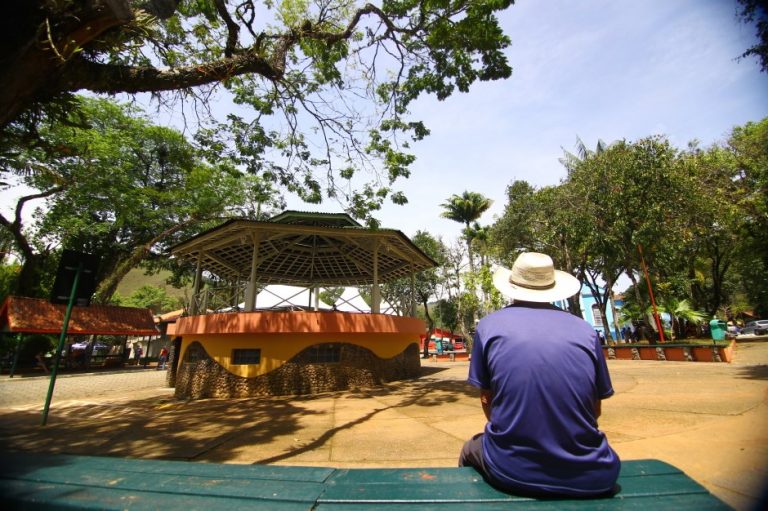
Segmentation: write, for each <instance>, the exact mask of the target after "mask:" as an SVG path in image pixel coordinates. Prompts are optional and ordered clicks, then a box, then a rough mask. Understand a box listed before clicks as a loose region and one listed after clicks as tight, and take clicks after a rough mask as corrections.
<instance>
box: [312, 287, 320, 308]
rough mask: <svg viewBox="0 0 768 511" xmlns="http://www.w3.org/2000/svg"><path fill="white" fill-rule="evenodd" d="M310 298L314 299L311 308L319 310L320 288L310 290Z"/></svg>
mask: <svg viewBox="0 0 768 511" xmlns="http://www.w3.org/2000/svg"><path fill="white" fill-rule="evenodd" d="M312 298H314V300H313V301H314V304H313V308H314V310H316V311H318V310H320V287H319V286H315V287H313V288H312Z"/></svg>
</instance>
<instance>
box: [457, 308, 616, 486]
mask: <svg viewBox="0 0 768 511" xmlns="http://www.w3.org/2000/svg"><path fill="white" fill-rule="evenodd" d="M469 382H470V383H471V384H473V385H475V386H477V387H480V388H482V389H487V390H490V391H491V392H492V395H493V399H492V401H491V418H490V421H489V422H488V423H487V424H486V426H485V435H484V436H483V461H484V462H485V465H486V470H487V471H488V473H489V474H490V476H491V477H492V478H493V479H495V480H496V481H495V482H497V483H498V484H500V485H502V486H504V487H506V488H509V489H510V490H513V491H514V490H520V491H526V492H535V493H557V494H564V495H584V496H587V495H596V494H601V493H604V492H607V491H610V490H611V489H612V488H613V485H614V484H615V483H616V479H617V478H618V476H619V468H620V461H619V457H618V456H617V455H616V453H615V452H614V451H613V449H611V447H610V446H609V445H608V441H607V439H606V438H605V435H604V434H603V433H602V432H601V431H600V430H598V428H597V418H596V417H595V411H594V410H595V405H596V403H597V402H598V401H599V400H600V399H604V398H607V397H609V396H611V395H613V387H612V385H611V378H610V376H609V375H608V367H607V366H606V363H605V358H604V357H603V352H602V349H601V347H600V343H599V340H598V338H597V334H596V333H595V330H594V329H593V328H592V327H591V326H590V325H589V323H587V322H586V321H584V320H582V319H581V318H577V317H576V316H573V315H572V314H570V313H568V312H565V311H562V310H560V309H558V308H556V307H554V306H551V305H549V304H531V303H525V304H520V303H518V304H515V305H512V306H510V307H507V308H504V309H501V310H500V311H497V312H495V313H493V314H490V315H488V316H486V317H485V318H483V319H482V320H481V321H480V323H478V325H477V333H476V334H475V338H474V345H473V347H472V361H471V363H470V366H469Z"/></svg>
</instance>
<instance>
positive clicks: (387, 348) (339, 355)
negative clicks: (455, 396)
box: [169, 211, 436, 398]
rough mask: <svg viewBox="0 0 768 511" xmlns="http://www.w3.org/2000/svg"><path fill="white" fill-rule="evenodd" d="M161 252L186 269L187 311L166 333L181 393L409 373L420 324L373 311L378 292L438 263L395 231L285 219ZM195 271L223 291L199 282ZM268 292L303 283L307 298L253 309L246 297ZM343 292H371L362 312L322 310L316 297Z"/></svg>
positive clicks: (226, 392) (330, 384)
mask: <svg viewBox="0 0 768 511" xmlns="http://www.w3.org/2000/svg"><path fill="white" fill-rule="evenodd" d="M171 254H172V255H173V256H174V257H176V258H177V259H179V260H180V261H181V262H184V263H187V264H193V265H194V266H195V268H196V272H195V275H196V276H195V281H194V288H193V297H192V299H191V300H190V304H189V310H188V315H187V316H185V317H182V318H180V319H179V320H178V321H177V323H176V325H175V332H174V335H176V336H177V340H176V342H175V344H174V352H175V354H178V356H177V357H176V359H177V360H175V362H174V363H173V364H172V365H171V371H172V373H171V377H170V382H171V384H172V385H174V386H175V387H176V395H177V396H179V397H187V398H189V397H192V398H199V397H237V396H249V395H255V394H306V393H314V392H321V391H328V390H341V389H346V388H350V387H360V386H370V385H375V384H379V383H382V382H385V381H391V380H395V379H401V378H408V377H414V376H416V375H417V374H418V370H419V365H420V363H419V347H418V342H419V335H421V334H423V333H424V330H425V325H424V322H423V321H421V320H419V319H416V318H413V317H408V316H394V315H385V314H380V313H379V311H380V304H381V296H380V292H379V285H380V284H383V283H386V282H390V281H393V280H396V279H402V278H411V279H413V276H414V275H415V274H416V273H418V272H419V271H422V270H425V269H428V268H432V267H434V266H436V263H435V262H434V261H433V260H432V259H430V258H429V257H428V256H427V255H426V254H424V253H423V252H422V251H421V250H420V249H419V248H418V247H417V246H416V245H414V244H413V243H412V242H411V241H410V240H409V239H408V238H407V237H406V236H405V235H404V234H403V233H402V232H400V231H397V230H391V229H368V228H365V227H363V226H361V225H360V224H359V223H357V222H356V221H355V220H353V219H352V218H351V217H350V216H349V215H346V214H328V213H306V212H297V211H286V212H284V213H282V214H280V215H277V216H275V217H273V218H271V219H270V220H268V221H253V220H243V219H233V220H229V221H227V222H225V223H223V224H222V225H220V226H218V227H216V228H213V229H211V230H209V231H206V232H204V233H201V234H199V235H197V236H195V237H193V238H191V239H189V240H187V241H184V242H182V243H180V244H178V245H176V246H175V247H173V248H172V250H171ZM204 273H207V274H208V276H209V278H208V280H209V281H211V280H215V281H216V282H219V283H222V284H224V285H222V286H221V287H218V288H213V287H211V286H207V287H206V286H203V276H204ZM271 284H287V285H292V286H302V287H305V288H307V289H309V290H310V291H311V296H312V297H313V300H312V299H310V300H309V301H308V302H309V303H307V305H306V307H298V308H291V309H288V310H286V308H280V309H263V308H261V309H260V308H259V304H258V303H257V299H256V296H257V294H258V293H259V291H260V290H261V289H263V288H264V286H267V285H271ZM353 286H370V290H371V293H370V297H371V300H370V301H371V307H370V310H371V312H370V313H369V314H360V313H352V312H341V311H336V310H331V309H322V308H321V307H320V301H319V290H320V289H322V288H324V287H353ZM413 307H414V302H413V300H411V306H410V309H411V311H409V312H411V313H412V310H413ZM223 311H225V312H223ZM170 333H171V332H169V334H170Z"/></svg>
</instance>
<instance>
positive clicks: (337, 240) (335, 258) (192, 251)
mask: <svg viewBox="0 0 768 511" xmlns="http://www.w3.org/2000/svg"><path fill="white" fill-rule="evenodd" d="M255 244H258V249H257V252H256V280H257V281H258V282H259V283H261V284H265V285H266V284H288V285H295V286H304V287H310V286H312V285H326V286H361V285H369V284H372V283H373V282H374V279H373V268H374V264H373V262H374V252H377V253H378V265H377V266H378V281H379V282H389V281H392V280H395V279H398V278H401V277H406V276H409V275H411V274H413V273H416V272H419V271H422V270H426V269H428V268H433V267H435V266H437V263H435V262H434V261H433V260H432V259H431V258H429V256H427V255H426V254H425V253H424V252H422V251H421V250H420V249H419V248H418V247H417V246H416V245H414V244H413V243H412V242H411V240H409V239H408V237H407V236H405V235H404V234H403V233H402V232H400V231H396V230H392V229H368V228H365V227H362V226H361V225H360V224H359V223H357V222H356V221H355V220H354V219H352V218H351V217H350V216H349V215H346V214H332V213H307V212H299V211H286V212H284V213H281V214H279V215H277V216H275V217H273V218H271V219H270V220H268V221H265V222H260V221H254V220H242V219H233V220H229V221H227V222H224V223H223V224H221V225H220V226H218V227H215V228H213V229H210V230H208V231H206V232H204V233H202V234H199V235H197V236H195V237H193V238H191V239H189V240H187V241H184V242H182V243H179V244H178V245H176V246H174V247H173V248H172V249H171V254H172V255H174V256H176V257H177V258H179V259H182V260H186V261H189V262H191V263H193V264H197V261H198V258H200V263H201V267H202V268H203V269H205V270H207V271H209V272H211V273H213V274H215V275H217V276H218V277H221V278H225V279H229V280H236V279H241V280H246V279H248V277H249V275H250V272H251V264H252V261H253V259H254V245H255Z"/></svg>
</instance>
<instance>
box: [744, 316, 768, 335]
mask: <svg viewBox="0 0 768 511" xmlns="http://www.w3.org/2000/svg"><path fill="white" fill-rule="evenodd" d="M766 334H768V319H758V320H757V321H750V322H748V323H747V324H746V325H744V328H742V329H741V333H740V334H739V337H742V336H752V335H766Z"/></svg>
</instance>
